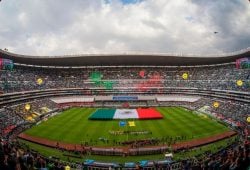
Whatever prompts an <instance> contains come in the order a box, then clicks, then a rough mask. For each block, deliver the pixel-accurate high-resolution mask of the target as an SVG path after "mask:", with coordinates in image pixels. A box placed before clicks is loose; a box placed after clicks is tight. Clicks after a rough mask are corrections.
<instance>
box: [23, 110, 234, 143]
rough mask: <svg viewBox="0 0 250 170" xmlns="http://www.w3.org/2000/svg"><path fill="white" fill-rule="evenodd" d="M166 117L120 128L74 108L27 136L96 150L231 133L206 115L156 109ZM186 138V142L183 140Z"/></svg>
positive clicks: (116, 121) (31, 131)
mask: <svg viewBox="0 0 250 170" xmlns="http://www.w3.org/2000/svg"><path fill="white" fill-rule="evenodd" d="M156 109H157V110H158V111H159V112H161V114H162V115H163V116H164V118H163V119H160V120H134V122H135V125H136V126H135V127H128V126H125V127H119V120H108V121H98V120H88V117H89V116H90V115H91V113H93V112H94V111H95V110H96V109H94V108H71V109H69V110H66V111H64V112H63V113H61V114H59V115H57V116H54V117H52V118H50V119H49V120H48V121H46V122H43V123H41V124H39V125H37V126H34V127H32V128H31V129H29V130H27V131H25V133H26V134H28V135H31V136H36V137H42V138H46V139H49V140H54V141H61V142H65V143H74V144H81V143H85V142H88V144H89V145H95V146H113V145H119V142H120V143H121V142H124V141H128V140H136V139H137V140H139V139H152V138H155V139H162V138H165V137H172V138H176V137H178V140H182V141H183V140H190V139H195V138H203V137H208V136H212V135H215V134H220V133H223V132H225V131H229V130H230V129H229V128H227V127H226V126H224V125H222V124H220V123H218V122H217V121H216V120H213V119H210V118H209V117H207V116H204V115H197V114H195V113H193V112H192V111H190V110H187V109H184V108H181V107H159V108H156ZM110 131H147V132H150V133H147V134H129V135H128V134H123V135H114V134H112V133H110ZM182 137H183V138H182Z"/></svg>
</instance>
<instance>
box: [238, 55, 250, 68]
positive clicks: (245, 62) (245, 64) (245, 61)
mask: <svg viewBox="0 0 250 170" xmlns="http://www.w3.org/2000/svg"><path fill="white" fill-rule="evenodd" d="M235 64H236V68H243V69H245V68H250V58H249V57H245V58H240V59H237V60H236V62H235Z"/></svg>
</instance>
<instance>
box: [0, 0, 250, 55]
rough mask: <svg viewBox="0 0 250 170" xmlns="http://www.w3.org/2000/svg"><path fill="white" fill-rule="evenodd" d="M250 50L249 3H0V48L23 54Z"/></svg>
mask: <svg viewBox="0 0 250 170" xmlns="http://www.w3.org/2000/svg"><path fill="white" fill-rule="evenodd" d="M215 32H216V33H215ZM247 47H250V2H249V1H248V0H2V1H1V2H0V48H1V49H4V48H8V50H9V51H10V52H14V53H19V54H29V55H65V54H85V53H125V52H145V53H152V52H153V53H173V52H178V53H194V54H214V53H224V52H232V51H236V50H240V49H244V48H247Z"/></svg>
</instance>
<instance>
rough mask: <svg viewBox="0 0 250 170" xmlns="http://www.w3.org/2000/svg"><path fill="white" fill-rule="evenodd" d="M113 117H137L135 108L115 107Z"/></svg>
mask: <svg viewBox="0 0 250 170" xmlns="http://www.w3.org/2000/svg"><path fill="white" fill-rule="evenodd" d="M113 119H138V112H137V111H136V109H116V111H115V115H114V117H113Z"/></svg>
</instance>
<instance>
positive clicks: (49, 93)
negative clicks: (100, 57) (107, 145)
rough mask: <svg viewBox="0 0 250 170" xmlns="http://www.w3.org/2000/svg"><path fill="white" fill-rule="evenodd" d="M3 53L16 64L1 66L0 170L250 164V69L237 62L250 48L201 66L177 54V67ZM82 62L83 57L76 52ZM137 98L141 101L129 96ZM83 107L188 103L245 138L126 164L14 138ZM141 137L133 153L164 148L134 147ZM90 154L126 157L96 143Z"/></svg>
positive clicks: (165, 168)
mask: <svg viewBox="0 0 250 170" xmlns="http://www.w3.org/2000/svg"><path fill="white" fill-rule="evenodd" d="M0 54H1V56H3V57H6V58H9V59H13V61H14V67H13V68H11V69H3V70H0V130H1V133H0V138H1V146H0V169H41V168H48V169H64V168H65V167H66V166H70V167H71V168H75V169H83V168H85V169H108V170H109V169H122V170H128V169H145V170H151V169H159V170H171V169H240V170H241V169H242V170H244V169H246V168H247V167H249V162H250V161H249V139H248V136H249V123H248V122H247V121H246V119H247V118H248V117H249V116H250V115H249V113H250V71H249V68H241V67H238V66H237V67H236V66H235V64H236V63H237V62H236V61H237V59H239V58H242V57H249V51H247V52H245V53H242V54H237V55H235V56H233V57H232V56H226V57H225V58H222V57H217V58H214V59H212V58H210V60H211V61H210V60H209V62H204V61H202V59H201V58H200V61H199V62H198V60H199V58H196V59H197V62H198V63H197V62H196V59H195V60H193V62H190V61H189V60H188V59H187V60H185V59H183V60H184V61H183V63H185V64H186V65H181V62H180V60H179V59H178V57H173V56H172V57H173V62H176V66H170V65H168V64H167V63H165V65H164V66H160V65H159V66H147V64H148V63H142V64H143V65H141V66H121V65H113V66H95V65H82V66H79V67H74V65H71V66H65V65H64V64H65V63H67V62H66V61H67V60H66V58H67V57H65V61H64V59H63V58H64V57H62V60H60V63H59V62H58V63H57V64H58V65H54V66H51V65H50V63H49V62H48V61H47V60H46V59H44V60H42V59H41V60H40V61H41V62H40V63H41V65H38V64H39V60H37V59H34V58H33V59H32V60H27V59H26V58H25V57H22V56H19V55H16V54H11V53H8V52H3V51H2V50H0ZM111 57H112V56H111ZM123 57H126V56H123ZM158 57H159V56H158ZM83 58H84V57H83ZM128 58H129V56H128ZM156 58H157V56H156ZM77 59H79V58H77V57H76V60H77ZM130 60H131V59H130ZM156 60H157V59H156ZM79 61H81V62H79V63H84V62H82V60H79ZM84 61H85V60H84ZM110 61H112V60H110ZM114 61H116V60H114ZM127 61H129V60H126V62H127ZM147 61H148V60H147ZM158 61H160V60H158ZM30 62H31V63H30ZM32 62H33V63H32ZM131 62H132V60H131ZM86 63H88V62H86ZM192 63H193V64H192ZM46 64H47V65H46ZM60 64H61V65H60ZM96 64H97V63H96ZM156 64H157V63H156ZM171 65H173V64H171ZM141 70H143V72H144V74H143V76H142V75H141V74H140V71H141ZM93 73H95V76H96V75H100V74H101V78H98V77H94V78H92V77H91V75H92V74H93ZM184 73H187V74H188V79H183V77H182V75H183V74H184ZM38 79H40V81H38ZM239 80H240V81H242V84H241V85H239V84H237V81H239ZM82 96H84V98H83V97H82ZM117 96H123V97H124V96H125V97H126V98H127V100H123V99H119V100H113V99H114V98H113V97H117ZM133 97H136V98H137V100H135V99H131V100H128V99H129V98H133ZM214 102H219V104H220V107H213V104H214ZM27 103H29V104H30V105H31V108H30V109H29V110H27V109H26V110H25V105H26V104H27ZM124 103H126V105H124ZM86 105H88V106H91V107H116V108H124V107H130V108H136V107H153V106H184V107H186V108H189V109H191V110H193V111H194V112H195V111H197V112H198V111H199V112H204V113H206V114H209V115H211V116H214V117H216V118H217V119H220V120H221V121H223V122H225V123H227V124H228V125H230V126H231V127H232V128H234V129H235V130H236V131H237V132H238V133H239V134H240V136H239V139H237V140H235V141H232V143H231V144H230V145H229V146H228V147H227V148H220V149H219V151H218V152H216V153H214V154H212V153H210V152H207V153H205V154H204V155H202V156H200V157H193V158H187V159H185V160H179V161H174V160H172V159H170V160H157V161H150V160H149V161H146V162H137V163H127V164H124V165H121V164H115V163H107V162H97V161H94V160H85V161H84V162H78V163H76V162H73V161H67V162H64V161H62V160H58V159H57V158H54V157H50V158H47V157H43V156H42V155H40V154H39V153H37V152H35V151H32V150H30V149H29V148H28V146H25V145H24V144H21V143H19V141H17V140H16V136H17V135H18V134H19V133H20V132H22V131H23V130H25V129H27V128H30V127H31V126H32V125H33V123H34V122H38V121H41V120H42V119H44V118H47V117H49V116H50V115H53V114H56V112H57V111H62V110H63V109H65V108H67V107H72V106H86ZM139 110H140V109H139ZM98 111H100V110H98ZM114 114H115V110H113V111H110V110H109V112H108V111H107V112H106V113H105V114H103V110H102V113H101V112H100V113H94V114H93V115H92V117H90V119H96V118H98V119H99V118H101V119H111V117H112V118H113V116H114ZM139 114H140V111H139ZM32 122H33V123H32ZM143 142H149V141H143ZM143 142H141V141H140V142H137V143H135V144H134V148H131V149H130V152H131V153H134V154H152V153H163V152H165V151H166V148H160V150H159V148H155V149H154V150H152V149H151V150H150V151H149V150H147V149H144V150H140V152H139V151H138V149H137V148H136V147H138V146H139V145H143ZM150 142H152V141H150ZM156 142H157V141H156ZM92 152H93V153H96V154H107V155H109V154H110V155H112V154H114V153H115V154H116V155H123V153H122V152H121V150H115V151H114V150H100V149H99V150H98V149H97V148H93V150H92ZM111 153H112V154H111Z"/></svg>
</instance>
